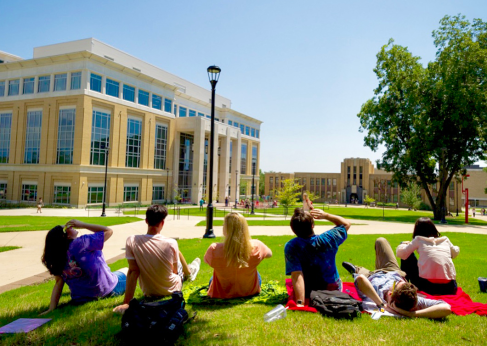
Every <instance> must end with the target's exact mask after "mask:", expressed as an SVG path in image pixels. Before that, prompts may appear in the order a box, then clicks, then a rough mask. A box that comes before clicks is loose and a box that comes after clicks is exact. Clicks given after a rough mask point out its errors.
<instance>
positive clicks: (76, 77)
mask: <svg viewBox="0 0 487 346" xmlns="http://www.w3.org/2000/svg"><path fill="white" fill-rule="evenodd" d="M78 89H81V72H73V73H71V90H78Z"/></svg>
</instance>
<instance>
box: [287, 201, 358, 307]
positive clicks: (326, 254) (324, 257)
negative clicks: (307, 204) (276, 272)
mask: <svg viewBox="0 0 487 346" xmlns="http://www.w3.org/2000/svg"><path fill="white" fill-rule="evenodd" d="M314 219H325V220H328V221H331V222H333V223H334V224H335V225H336V227H335V228H332V229H331V230H328V231H326V232H324V233H322V234H320V235H316V234H315V233H314ZM349 228H350V223H349V222H348V221H345V219H344V218H342V217H340V216H336V215H332V214H328V213H325V212H324V211H323V210H319V209H312V210H311V211H310V212H305V211H304V210H303V209H302V208H296V209H295V210H294V215H293V217H292V218H291V229H292V230H293V232H294V234H296V236H297V237H296V238H294V239H291V240H290V241H289V242H287V243H286V246H285V247H284V255H285V257H286V275H291V279H292V281H293V287H294V295H295V298H296V302H297V304H298V306H300V305H302V304H303V303H304V299H305V297H309V295H310V293H311V291H316V290H340V289H341V286H342V283H341V280H340V277H339V275H338V270H337V267H336V263H335V257H336V254H337V251H338V247H339V246H340V245H341V244H342V243H343V242H344V241H345V240H346V239H347V231H348V229H349Z"/></svg>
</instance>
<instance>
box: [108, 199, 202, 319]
mask: <svg viewBox="0 0 487 346" xmlns="http://www.w3.org/2000/svg"><path fill="white" fill-rule="evenodd" d="M145 216H146V219H145V222H146V223H147V225H148V227H147V234H143V235H132V236H130V237H128V238H127V244H126V247H125V254H126V255H125V256H126V258H127V261H128V263H129V270H128V274H127V287H126V290H125V298H124V300H123V304H122V305H119V306H117V307H115V308H114V309H113V311H114V312H118V313H124V312H125V310H127V309H128V307H129V303H130V301H131V300H132V298H133V297H134V293H135V288H136V286H137V280H138V279H139V284H140V288H141V289H142V292H143V293H144V295H145V296H146V297H150V298H159V297H163V296H168V295H171V294H172V293H173V292H175V291H181V289H182V285H183V281H185V280H188V279H190V280H194V279H195V278H196V275H197V274H198V271H199V269H200V264H201V260H200V259H199V258H196V259H195V260H194V261H193V262H192V263H191V264H190V265H187V264H186V260H185V259H184V256H183V254H182V253H181V251H179V248H178V243H177V242H176V240H174V239H172V238H167V237H165V236H163V235H162V234H160V233H161V230H162V227H163V226H164V219H165V218H166V216H167V209H166V207H164V206H162V205H156V204H155V205H152V206H150V207H149V208H147V211H146V213H145Z"/></svg>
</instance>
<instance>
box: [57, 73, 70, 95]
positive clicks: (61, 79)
mask: <svg viewBox="0 0 487 346" xmlns="http://www.w3.org/2000/svg"><path fill="white" fill-rule="evenodd" d="M67 80H68V74H67V73H62V74H56V75H54V91H61V90H66V82H67Z"/></svg>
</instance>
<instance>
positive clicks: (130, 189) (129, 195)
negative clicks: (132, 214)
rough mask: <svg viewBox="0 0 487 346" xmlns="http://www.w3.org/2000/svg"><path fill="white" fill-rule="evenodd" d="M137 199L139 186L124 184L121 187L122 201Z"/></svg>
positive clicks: (134, 200)
mask: <svg viewBox="0 0 487 346" xmlns="http://www.w3.org/2000/svg"><path fill="white" fill-rule="evenodd" d="M138 200H139V187H138V186H124V187H123V201H124V202H136V201H138Z"/></svg>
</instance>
